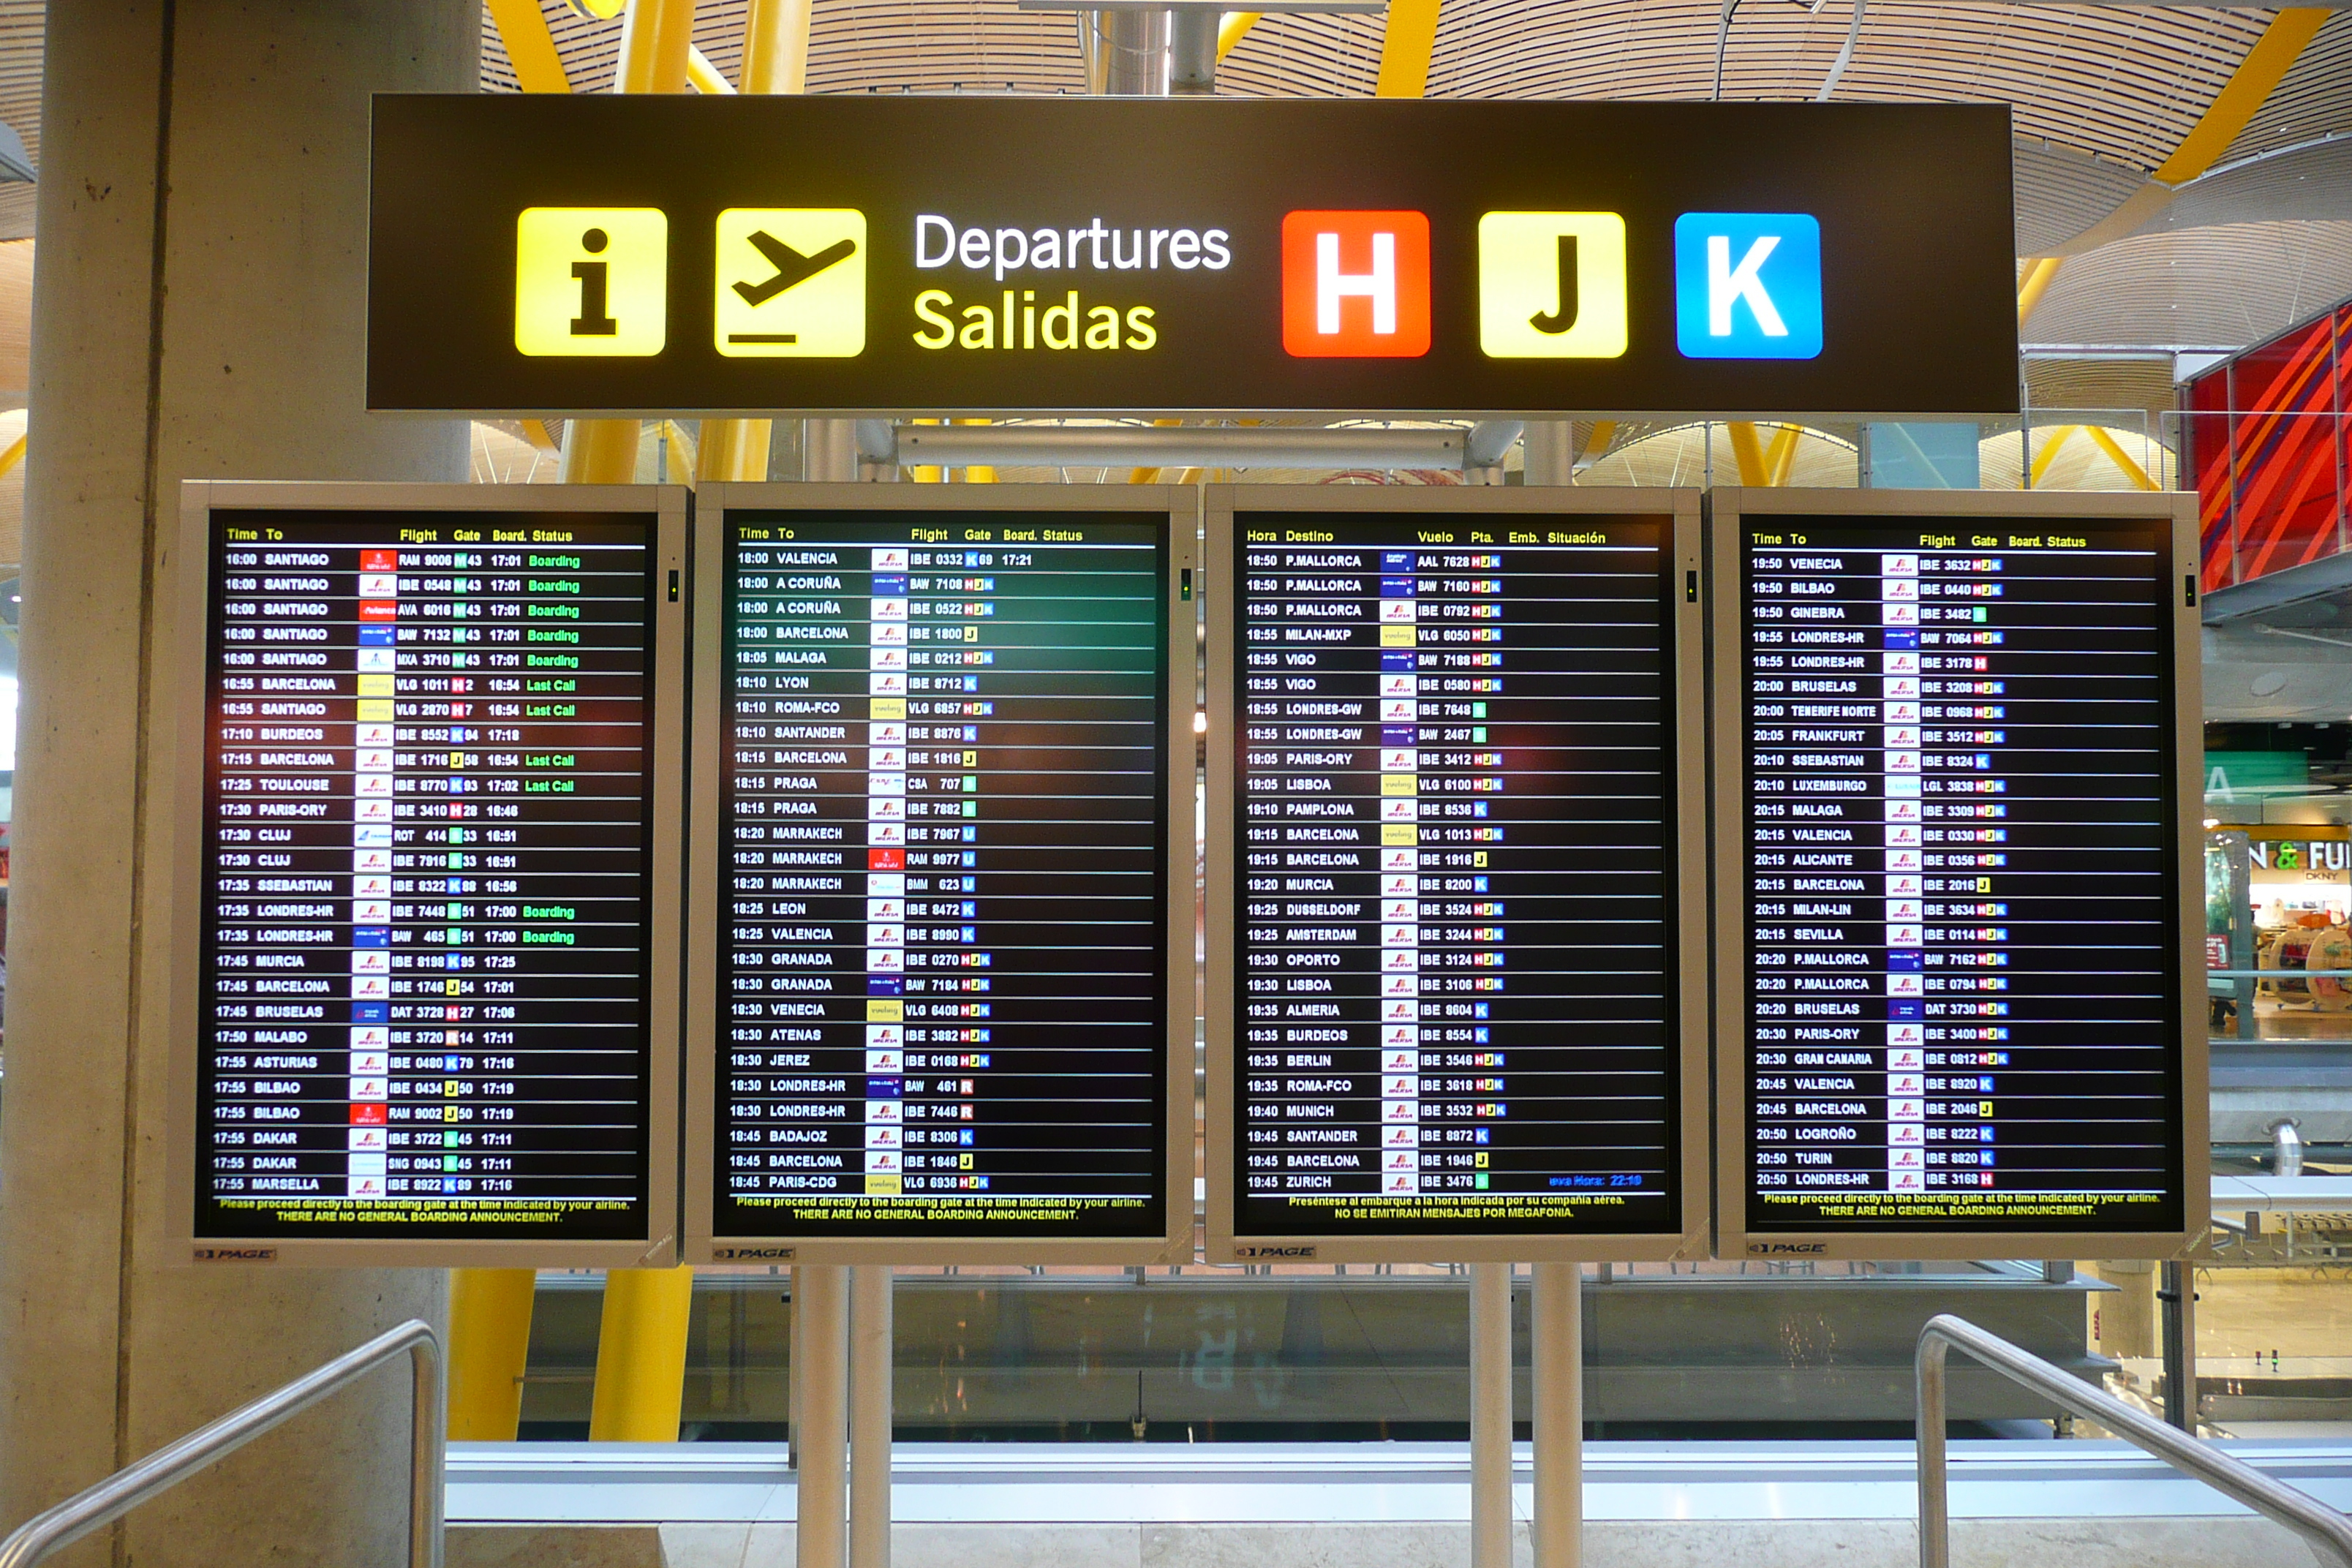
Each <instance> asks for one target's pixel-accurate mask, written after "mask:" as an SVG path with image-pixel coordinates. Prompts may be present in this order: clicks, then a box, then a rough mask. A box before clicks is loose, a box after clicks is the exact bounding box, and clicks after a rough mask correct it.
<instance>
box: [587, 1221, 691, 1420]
mask: <svg viewBox="0 0 2352 1568" xmlns="http://www.w3.org/2000/svg"><path fill="white" fill-rule="evenodd" d="M693 1306H694V1270H693V1268H690V1267H688V1265H685V1264H680V1265H678V1267H677V1268H614V1269H611V1270H609V1271H607V1272H606V1274H605V1276H604V1324H603V1326H602V1328H601V1329H599V1331H597V1336H596V1394H595V1397H594V1399H593V1402H592V1403H591V1404H590V1405H589V1409H588V1440H589V1441H590V1442H592V1443H675V1442H677V1420H678V1413H679V1411H680V1410H682V1409H683V1408H684V1407H685V1404H686V1332H687V1326H688V1317H689V1315H690V1314H691V1312H692V1310H693Z"/></svg>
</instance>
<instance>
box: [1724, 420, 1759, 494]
mask: <svg viewBox="0 0 2352 1568" xmlns="http://www.w3.org/2000/svg"><path fill="white" fill-rule="evenodd" d="M1725 429H1726V430H1727V431H1728V432H1729V433H1730V436H1731V455H1732V456H1733V457H1734V458H1738V462H1739V482H1740V483H1741V484H1743V485H1761V484H1762V483H1763V482H1764V475H1765V472H1766V470H1765V468H1764V449H1763V448H1762V447H1759V446H1758V445H1757V444H1756V426H1755V425H1754V424H1753V423H1752V422H1751V421H1749V420H1746V419H1735V420H1733V421H1732V422H1731V423H1730V424H1729V425H1727V426H1725Z"/></svg>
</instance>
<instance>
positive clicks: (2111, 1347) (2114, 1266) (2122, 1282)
mask: <svg viewBox="0 0 2352 1568" xmlns="http://www.w3.org/2000/svg"><path fill="white" fill-rule="evenodd" d="M2091 1267H2092V1268H2095V1270H2097V1272H2098V1276H2099V1278H2100V1279H2104V1280H2105V1281H2106V1282H2107V1283H2108V1284H2110V1285H2113V1286H2115V1287H2116V1292H2115V1294H2113V1295H2109V1294H2107V1293H2106V1292H2105V1291H2101V1292H2098V1293H2096V1294H2095V1295H2093V1296H2092V1297H2091V1310H2092V1311H2093V1312H2094V1313H2095V1314H2096V1317H2095V1326H2096V1331H2097V1336H2098V1349H2099V1353H2100V1354H2101V1355H2106V1356H2114V1357H2116V1359H2117V1360H2119V1361H2120V1360H2123V1359H2125V1358H2126V1357H2147V1356H2155V1355H2158V1354H2161V1353H2162V1347H2161V1344H2160V1335H2159V1334H2158V1323H2157V1317H2158V1313H2157V1300H2156V1284H2157V1279H2156V1265H2155V1264H2153V1263H2150V1262H2147V1261H2146V1260H2145V1259H2130V1260H2120V1261H2119V1260H2116V1259H2113V1258H2106V1259H2102V1260H2101V1261H2099V1262H2097V1263H2095V1264H2093V1265H2092V1266H2091Z"/></svg>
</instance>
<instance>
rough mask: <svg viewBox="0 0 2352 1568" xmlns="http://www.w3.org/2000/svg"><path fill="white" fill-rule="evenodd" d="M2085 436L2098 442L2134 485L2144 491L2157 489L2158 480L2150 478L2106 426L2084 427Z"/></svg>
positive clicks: (2145, 470) (2101, 449)
mask: <svg viewBox="0 0 2352 1568" xmlns="http://www.w3.org/2000/svg"><path fill="white" fill-rule="evenodd" d="M2083 434H2084V435H2085V436H2088V437H2090V438H2091V439H2092V440H2093V441H2095V442H2096V443H2097V444H2098V447H2099V450H2100V451H2102V452H2105V454H2106V455H2107V456H2108V457H2109V458H2112V459H2113V460H2114V462H2115V465H2116V468H2121V469H2122V470H2123V471H2124V478H2126V479H2129V480H2130V481H2131V482H2132V483H2133V484H2135V485H2137V486H2138V487H2139V488H2140V489H2144V490H2152V489H2156V488H2157V485H2156V480H2155V479H2151V478H2150V477H2149V476H2148V471H2147V469H2146V468H2141V467H2140V466H2139V463H2138V461H2137V459H2136V458H2133V457H2132V455H2131V454H2130V453H2129V452H2126V451H2125V450H2124V448H2123V444H2122V443H2121V442H2119V441H2117V440H2116V438H2115V437H2113V436H2112V435H2110V434H2108V432H2107V431H2106V429H2105V427H2104V426H2098V425H2085V426H2083Z"/></svg>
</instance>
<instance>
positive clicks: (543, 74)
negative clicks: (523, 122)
mask: <svg viewBox="0 0 2352 1568" xmlns="http://www.w3.org/2000/svg"><path fill="white" fill-rule="evenodd" d="M489 8H490V26H494V27H496V28H497V29H498V30H499V42H500V43H502V44H504V45H505V46H506V48H507V60H508V62H509V64H511V65H512V66H513V67H514V73H515V81H516V83H517V84H518V85H520V87H521V89H523V91H525V92H570V91H571V90H572V79H571V78H570V77H568V76H566V75H564V74H563V57H562V55H559V54H557V53H556V52H555V35H554V34H552V33H551V32H549V31H548V30H547V16H546V14H545V13H544V12H542V11H541V10H540V8H539V0H489Z"/></svg>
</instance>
